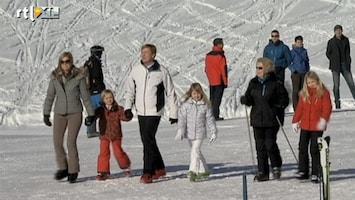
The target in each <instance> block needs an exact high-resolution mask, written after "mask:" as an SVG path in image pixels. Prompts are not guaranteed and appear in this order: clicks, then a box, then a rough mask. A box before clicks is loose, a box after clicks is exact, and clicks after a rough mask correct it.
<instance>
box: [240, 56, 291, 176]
mask: <svg viewBox="0 0 355 200" xmlns="http://www.w3.org/2000/svg"><path fill="white" fill-rule="evenodd" d="M274 69H275V67H274V64H273V62H272V61H271V60H270V59H268V58H259V59H258V60H257V62H256V71H257V74H256V76H255V77H254V78H253V79H251V80H250V82H249V85H248V89H247V91H246V92H245V95H244V96H242V97H241V99H240V101H241V103H242V104H244V105H247V106H252V108H251V112H250V121H251V126H252V127H253V129H254V138H255V143H256V152H257V161H258V174H257V175H256V176H255V179H256V180H257V181H267V180H269V163H268V159H269V158H270V161H271V167H272V172H273V178H274V179H279V178H280V177H281V165H282V159H281V156H280V150H279V147H278V145H277V143H276V138H277V137H276V136H277V132H278V130H279V128H280V124H279V122H278V120H277V118H278V119H279V121H280V123H283V121H284V109H285V108H286V107H287V106H288V104H289V98H288V93H287V91H286V89H285V87H284V85H283V83H282V82H281V81H280V80H278V79H277V77H276V75H275V73H274Z"/></svg>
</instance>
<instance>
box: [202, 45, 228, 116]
mask: <svg viewBox="0 0 355 200" xmlns="http://www.w3.org/2000/svg"><path fill="white" fill-rule="evenodd" d="M223 45H224V44H223V39H222V38H216V39H214V40H213V48H212V51H210V52H209V53H208V54H207V55H206V59H205V66H206V67H205V72H206V75H207V78H208V82H209V84H210V100H211V103H212V109H213V116H214V118H215V119H216V120H223V119H224V118H222V117H220V116H219V106H220V105H221V101H222V96H223V91H224V88H226V87H228V74H227V60H226V57H225V56H224V51H223Z"/></svg>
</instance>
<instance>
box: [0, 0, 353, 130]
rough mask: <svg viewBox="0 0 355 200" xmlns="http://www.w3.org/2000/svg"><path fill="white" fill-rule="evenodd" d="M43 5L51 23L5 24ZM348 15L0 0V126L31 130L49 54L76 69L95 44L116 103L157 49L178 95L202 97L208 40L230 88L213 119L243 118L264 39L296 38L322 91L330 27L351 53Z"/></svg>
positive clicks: (163, 3) (345, 3)
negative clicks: (219, 42)
mask: <svg viewBox="0 0 355 200" xmlns="http://www.w3.org/2000/svg"><path fill="white" fill-rule="evenodd" d="M48 4H49V5H54V6H58V7H60V19H54V20H44V19H37V20H36V21H34V22H32V21H30V20H26V19H24V18H16V17H15V15H16V10H17V9H22V8H24V7H29V6H46V5H48ZM354 9H355V1H354V0H339V1H338V0H312V3H310V1H308V0H282V1H281V0H280V1H275V0H240V1H232V0H219V1H212V0H199V1H197V0H196V1H194V0H183V1H181V0H120V1H109V0H102V1H93V0H89V1H86V0H85V1H84V0H74V1H69V0H65V1H55V0H47V1H44V0H39V1H36V2H33V1H29V0H26V1H22V0H14V1H13V0H11V1H9V0H4V1H1V2H0V16H1V18H0V23H1V24H2V26H1V27H0V30H1V31H0V43H1V51H0V94H1V95H0V125H6V126H14V125H15V126H16V125H29V124H41V123H42V122H41V119H42V104H43V100H44V96H45V92H46V88H47V84H48V76H49V73H50V71H51V70H53V69H54V68H55V67H56V64H57V59H58V56H59V54H60V53H62V52H63V51H71V52H72V53H73V54H74V58H75V64H76V65H77V66H81V65H82V64H83V63H84V62H85V60H86V59H87V58H88V56H89V48H90V47H91V46H92V45H95V44H100V45H103V46H104V47H105V49H106V51H105V58H104V59H105V61H104V63H105V67H104V73H105V74H104V75H105V82H106V85H107V86H108V88H110V89H113V90H114V91H115V92H116V96H117V98H118V99H121V98H122V95H123V92H124V81H125V77H126V75H127V73H128V72H129V69H130V67H131V66H132V65H133V64H135V63H137V62H138V61H139V51H140V47H141V46H142V45H143V44H145V43H153V44H155V45H156V46H157V48H158V55H157V59H158V60H159V61H160V62H161V63H162V64H163V65H165V66H166V67H167V68H168V69H169V71H170V72H171V74H172V76H173V80H174V82H175V84H176V86H177V92H178V94H179V95H181V94H182V93H183V92H184V91H185V90H186V89H187V88H188V87H189V85H190V84H191V83H192V82H196V81H197V82H200V83H201V84H202V85H203V86H204V87H205V88H206V91H208V82H207V79H206V76H205V74H204V57H205V54H206V53H207V52H208V51H210V50H211V46H212V40H213V39H214V38H215V37H222V38H224V40H225V44H226V45H225V52H226V57H227V59H228V66H229V68H230V71H229V77H230V85H229V87H228V88H227V89H226V91H225V94H224V98H223V101H222V106H221V115H222V116H225V117H226V118H233V117H237V116H243V115H244V112H243V109H242V108H241V107H240V104H239V97H240V95H241V93H243V92H244V90H245V88H246V84H247V82H248V80H249V79H250V78H251V77H252V76H254V75H255V69H254V68H255V67H254V66H255V60H256V58H258V57H260V56H261V55H262V50H263V48H264V46H265V45H266V43H267V42H268V39H269V37H270V31H271V30H272V29H278V30H279V31H280V33H281V39H282V40H283V41H284V42H285V43H286V44H288V45H289V46H291V44H292V43H293V40H294V37H295V36H296V35H303V36H304V40H305V47H306V48H307V49H308V52H309V55H310V59H311V69H312V70H315V71H317V72H319V73H320V75H321V78H322V79H323V80H325V83H326V84H327V85H328V87H329V88H332V81H331V74H330V72H329V70H328V60H327V59H326V57H325V47H326V43H327V40H328V39H329V38H330V37H332V35H333V27H334V25H335V24H342V25H343V27H344V34H345V35H347V36H349V37H350V42H351V47H352V48H353V49H354V47H355V25H354V23H353V18H354V17H355V12H354ZM353 57H354V55H353ZM287 76H288V77H287V80H286V85H287V87H288V88H289V89H290V88H291V86H290V85H291V84H290V78H289V74H288V75H287ZM341 84H342V87H341V97H342V98H345V99H349V98H350V97H351V95H350V93H349V90H348V88H347V86H346V85H345V84H344V82H342V83H341ZM343 102H344V104H343V107H345V108H346V107H354V106H353V104H354V103H353V102H352V101H349V103H348V104H347V101H343ZM290 111H292V109H291V108H290Z"/></svg>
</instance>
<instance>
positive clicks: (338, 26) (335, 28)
mask: <svg viewBox="0 0 355 200" xmlns="http://www.w3.org/2000/svg"><path fill="white" fill-rule="evenodd" d="M337 29H340V30H343V27H342V26H341V25H339V24H337V25H335V26H334V31H336V30H337Z"/></svg>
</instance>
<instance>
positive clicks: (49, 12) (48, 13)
mask: <svg viewBox="0 0 355 200" xmlns="http://www.w3.org/2000/svg"><path fill="white" fill-rule="evenodd" d="M21 13H22V15H23V17H24V18H25V19H30V20H31V21H35V19H37V18H38V19H59V7H53V6H44V7H43V6H41V7H34V6H30V7H29V8H27V7H25V8H23V9H18V10H16V17H17V18H21Z"/></svg>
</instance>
